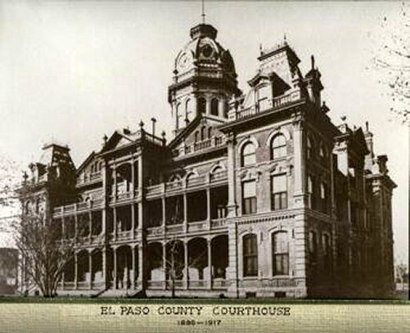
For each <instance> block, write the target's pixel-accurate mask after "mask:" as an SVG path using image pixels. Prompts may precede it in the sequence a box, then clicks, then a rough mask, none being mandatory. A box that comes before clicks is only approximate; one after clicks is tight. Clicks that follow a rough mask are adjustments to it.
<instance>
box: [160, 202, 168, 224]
mask: <svg viewBox="0 0 410 333" xmlns="http://www.w3.org/2000/svg"><path fill="white" fill-rule="evenodd" d="M161 203H162V226H165V225H166V224H167V223H166V220H167V217H166V213H167V211H166V206H165V197H162V198H161Z"/></svg>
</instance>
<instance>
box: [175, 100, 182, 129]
mask: <svg viewBox="0 0 410 333" xmlns="http://www.w3.org/2000/svg"><path fill="white" fill-rule="evenodd" d="M175 117H176V128H177V129H179V128H180V127H183V126H184V124H183V123H182V120H181V118H182V114H181V104H180V103H178V104H177V106H176V107H175Z"/></svg>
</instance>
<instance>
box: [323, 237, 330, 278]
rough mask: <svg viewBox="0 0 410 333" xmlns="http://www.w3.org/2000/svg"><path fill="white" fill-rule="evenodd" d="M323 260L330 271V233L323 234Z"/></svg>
mask: <svg viewBox="0 0 410 333" xmlns="http://www.w3.org/2000/svg"><path fill="white" fill-rule="evenodd" d="M322 248H323V257H324V258H323V259H324V260H323V261H324V264H325V268H326V271H329V270H330V268H331V266H332V251H331V243H330V236H329V234H323V235H322Z"/></svg>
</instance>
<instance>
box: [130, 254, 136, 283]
mask: <svg viewBox="0 0 410 333" xmlns="http://www.w3.org/2000/svg"><path fill="white" fill-rule="evenodd" d="M135 268H136V267H135V246H131V269H132V273H131V289H132V290H135Z"/></svg>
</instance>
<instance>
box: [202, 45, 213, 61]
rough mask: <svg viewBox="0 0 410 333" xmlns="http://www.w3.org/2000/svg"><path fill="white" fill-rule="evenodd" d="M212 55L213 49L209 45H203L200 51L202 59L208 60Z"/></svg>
mask: <svg viewBox="0 0 410 333" xmlns="http://www.w3.org/2000/svg"><path fill="white" fill-rule="evenodd" d="M212 53H213V49H212V47H211V46H210V45H208V44H207V45H205V46H204V47H203V48H202V50H201V54H202V56H203V57H205V58H209V57H210V56H211V55H212Z"/></svg>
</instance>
